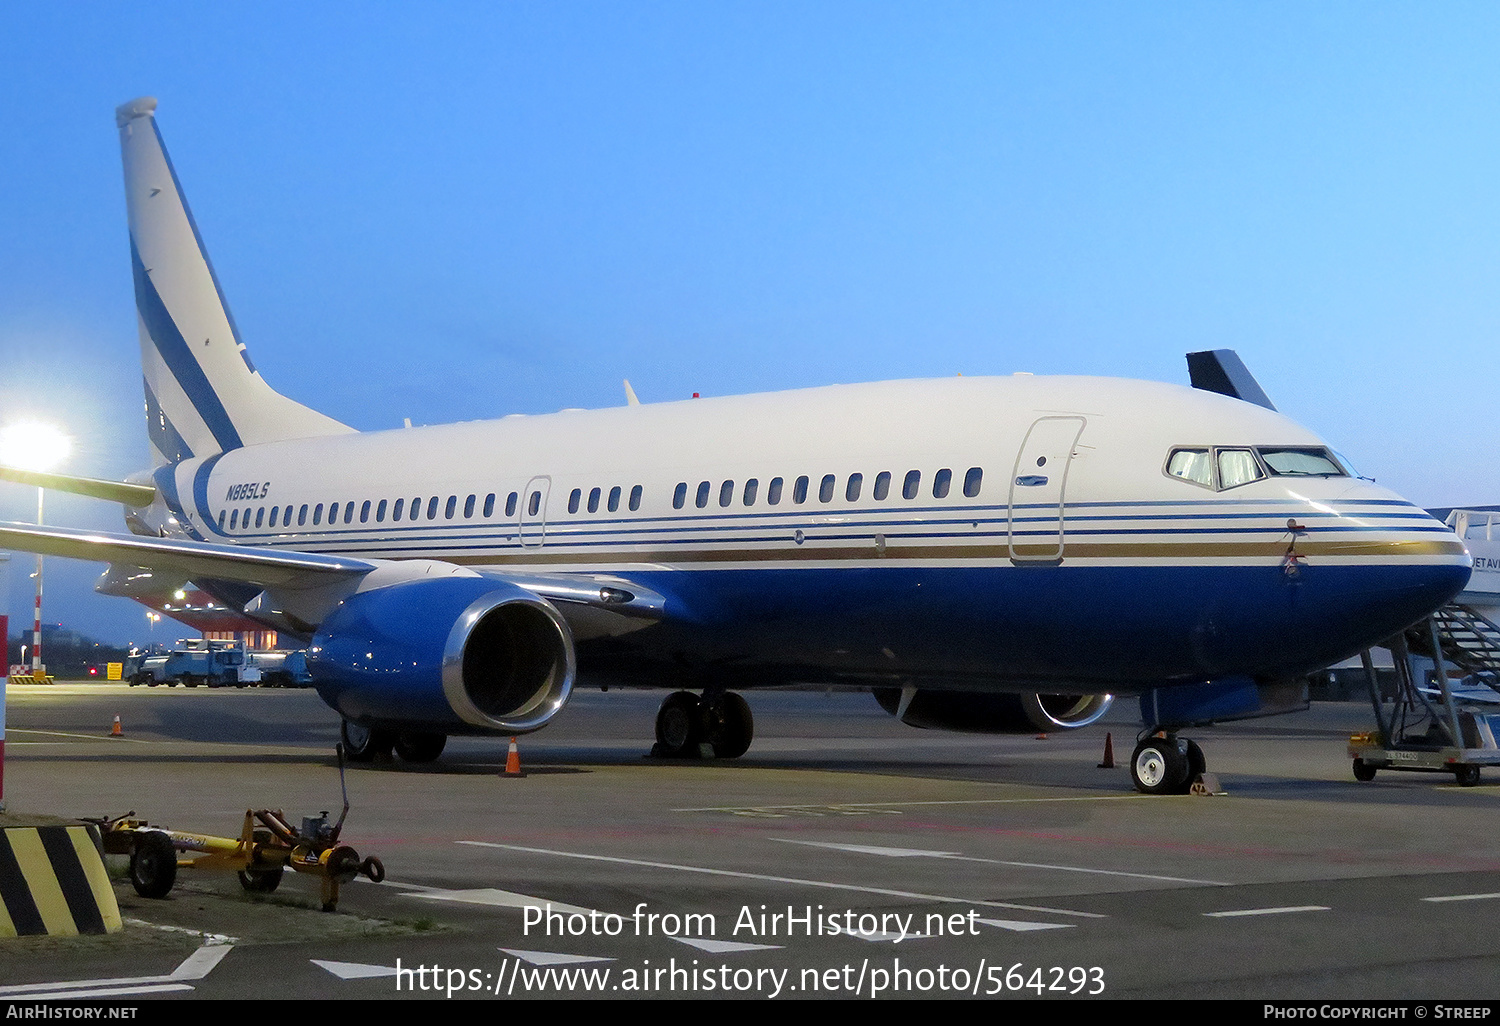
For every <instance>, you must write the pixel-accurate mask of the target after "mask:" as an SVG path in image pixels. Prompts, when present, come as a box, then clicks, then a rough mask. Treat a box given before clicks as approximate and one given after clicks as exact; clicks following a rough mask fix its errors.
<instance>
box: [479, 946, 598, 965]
mask: <svg viewBox="0 0 1500 1026" xmlns="http://www.w3.org/2000/svg"><path fill="white" fill-rule="evenodd" d="M500 950H501V951H503V952H505V953H506V954H507V955H514V956H515V957H516V958H519V959H520V960H521V961H523V962H530V963H531V964H532V965H573V964H574V963H577V962H613V961H614V959H612V958H602V957H600V956H598V955H565V954H563V953H561V952H558V951H522V950H520V949H519V948H501V949H500Z"/></svg>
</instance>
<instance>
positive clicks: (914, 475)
mask: <svg viewBox="0 0 1500 1026" xmlns="http://www.w3.org/2000/svg"><path fill="white" fill-rule="evenodd" d="M921 488H922V472H921V471H920V470H908V471H907V472H906V480H905V481H903V482H902V483H901V497H902V498H903V499H915V498H916V497H917V492H918V491H920V490H921Z"/></svg>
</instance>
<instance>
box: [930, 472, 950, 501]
mask: <svg viewBox="0 0 1500 1026" xmlns="http://www.w3.org/2000/svg"><path fill="white" fill-rule="evenodd" d="M952 484H953V471H951V470H949V469H948V468H947V467H944V468H943V469H942V470H939V471H938V472H937V473H936V474H935V475H934V476H933V478H932V497H933V498H934V499H946V498H947V497H948V488H949V486H950V485H952Z"/></svg>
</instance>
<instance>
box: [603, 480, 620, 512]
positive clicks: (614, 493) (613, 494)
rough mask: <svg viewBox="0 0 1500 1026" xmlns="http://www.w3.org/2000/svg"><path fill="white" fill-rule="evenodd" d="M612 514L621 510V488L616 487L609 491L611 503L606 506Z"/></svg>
mask: <svg viewBox="0 0 1500 1026" xmlns="http://www.w3.org/2000/svg"><path fill="white" fill-rule="evenodd" d="M605 508H607V509H608V510H609V511H610V512H611V513H613V512H614V511H615V510H617V509H619V508H620V486H619V485H615V486H614V487H613V488H611V489H610V490H609V502H607V503H606V504H605Z"/></svg>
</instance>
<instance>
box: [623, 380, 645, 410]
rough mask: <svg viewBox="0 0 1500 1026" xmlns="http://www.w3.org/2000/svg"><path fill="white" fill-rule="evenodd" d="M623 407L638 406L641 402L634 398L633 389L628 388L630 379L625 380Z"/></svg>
mask: <svg viewBox="0 0 1500 1026" xmlns="http://www.w3.org/2000/svg"><path fill="white" fill-rule="evenodd" d="M625 405H626V406H639V405H641V401H640V400H639V399H637V398H636V397H635V389H633V388H631V387H630V379H629V378H626V379H625Z"/></svg>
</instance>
